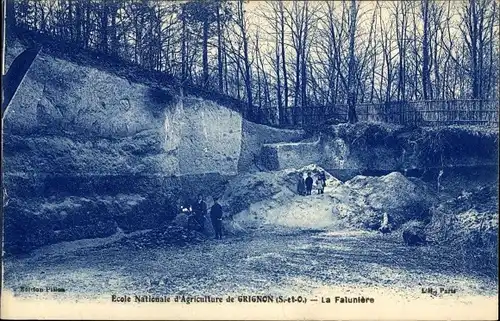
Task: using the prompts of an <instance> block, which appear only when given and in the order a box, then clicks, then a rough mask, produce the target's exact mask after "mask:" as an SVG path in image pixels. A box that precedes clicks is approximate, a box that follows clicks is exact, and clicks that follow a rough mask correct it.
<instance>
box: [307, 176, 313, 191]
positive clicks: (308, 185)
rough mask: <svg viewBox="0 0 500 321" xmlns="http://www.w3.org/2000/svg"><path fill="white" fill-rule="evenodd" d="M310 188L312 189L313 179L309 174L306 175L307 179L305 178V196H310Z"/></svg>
mask: <svg viewBox="0 0 500 321" xmlns="http://www.w3.org/2000/svg"><path fill="white" fill-rule="evenodd" d="M312 188H313V179H312V177H311V173H307V178H306V195H311V191H312Z"/></svg>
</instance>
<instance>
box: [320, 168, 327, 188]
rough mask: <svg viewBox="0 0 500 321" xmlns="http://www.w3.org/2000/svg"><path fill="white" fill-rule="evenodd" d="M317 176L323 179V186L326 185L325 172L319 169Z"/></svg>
mask: <svg viewBox="0 0 500 321" xmlns="http://www.w3.org/2000/svg"><path fill="white" fill-rule="evenodd" d="M319 177H321V180H322V181H323V187H324V186H326V174H325V171H321V172H320V173H319Z"/></svg>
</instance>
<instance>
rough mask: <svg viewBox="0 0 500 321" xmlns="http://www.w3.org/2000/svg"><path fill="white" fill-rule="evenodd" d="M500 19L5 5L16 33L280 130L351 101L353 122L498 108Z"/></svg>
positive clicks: (461, 14)
mask: <svg viewBox="0 0 500 321" xmlns="http://www.w3.org/2000/svg"><path fill="white" fill-rule="evenodd" d="M498 14H499V13H498V3H497V2H496V1H495V0H467V1H451V0H448V1H431V0H421V1H411V2H406V1H405V2H403V1H369V2H368V1H366V2H364V1H356V0H349V1H321V2H310V1H286V2H283V1H251V2H248V1H242V0H238V1H223V0H220V1H215V0H210V1H185V2H177V1H172V2H168V1H148V0H107V1H104V0H102V1H101V0H15V1H12V0H8V1H7V24H8V28H9V27H10V28H12V27H13V26H17V27H19V28H23V29H28V30H31V31H35V32H38V33H41V34H46V35H49V36H51V37H54V38H56V39H59V40H63V41H67V42H71V43H73V44H76V45H78V46H81V47H82V48H88V49H93V50H98V51H100V52H102V53H103V54H106V55H110V56H116V57H121V58H124V59H127V60H130V61H131V62H133V63H137V64H139V65H140V66H142V67H144V68H146V69H148V70H155V71H161V72H164V73H167V74H169V75H172V76H174V77H176V78H177V79H179V80H180V81H181V82H182V83H187V84H193V85H196V86H200V87H202V88H204V89H205V90H209V91H214V92H218V93H219V94H223V95H229V96H231V97H234V98H236V99H239V100H242V101H244V102H245V106H246V107H245V108H244V110H243V111H242V112H243V114H244V115H245V116H246V117H248V118H249V119H252V120H255V121H257V122H265V123H272V124H276V125H284V124H287V123H292V124H301V123H308V121H306V120H305V118H306V117H307V116H306V115H308V114H312V113H317V114H318V115H333V114H335V113H340V110H335V108H340V107H336V106H342V105H346V106H347V108H348V109H347V111H346V113H347V117H348V119H346V120H348V121H350V122H356V121H357V120H358V119H359V120H362V119H365V117H362V118H360V117H359V115H358V114H359V111H358V113H356V112H355V111H356V110H360V109H359V108H355V106H361V105H366V104H372V105H373V106H375V105H381V104H385V105H388V104H393V105H394V103H396V102H400V104H403V105H405V106H406V105H408V104H406V103H405V102H409V101H410V102H411V101H432V100H441V101H451V100H463V99H473V100H489V101H491V100H493V101H497V100H498V94H497V93H498V90H499V86H498V73H499V65H498V45H499V41H498V39H499V27H498V22H499V19H498V17H499V16H498ZM401 102H402V103H401ZM428 106H429V108H431V109H432V108H435V110H436V111H437V110H441V109H442V108H441V107H437V106H438V104H430V105H428ZM481 106H482V104H481ZM491 108H493V109H498V104H496V106H493V107H491ZM491 108H490V109H491ZM313 110H317V112H315V111H313ZM427 112H432V110H427ZM496 115H497V117H498V112H497V114H496ZM263 117H264V118H265V120H264V119H262V118H263Z"/></svg>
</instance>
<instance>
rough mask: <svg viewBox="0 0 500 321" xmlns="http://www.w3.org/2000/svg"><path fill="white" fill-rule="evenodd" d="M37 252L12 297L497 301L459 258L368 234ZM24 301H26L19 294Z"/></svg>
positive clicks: (13, 275) (16, 267)
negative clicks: (28, 289)
mask: <svg viewBox="0 0 500 321" xmlns="http://www.w3.org/2000/svg"><path fill="white" fill-rule="evenodd" d="M95 241H96V240H88V241H78V242H79V243H73V246H71V245H72V243H66V244H65V245H62V244H61V245H60V246H57V247H55V246H52V247H49V248H45V249H43V248H42V249H39V250H37V251H35V252H34V253H32V254H30V255H29V256H26V257H22V258H21V257H18V258H8V259H6V262H5V263H6V264H5V269H4V271H5V275H4V277H5V280H6V284H5V286H6V288H8V289H19V288H20V287H21V286H36V287H44V286H57V287H62V288H65V289H66V292H65V293H54V294H52V293H43V294H35V293H28V294H23V296H24V295H26V296H30V297H33V296H40V295H43V296H46V297H51V298H61V299H72V300H74V299H78V300H82V299H92V300H103V301H109V298H110V296H111V295H112V294H129V295H135V294H151V295H178V294H180V295H182V294H184V295H221V296H223V295H231V294H232V295H258V294H272V295H302V296H321V295H323V294H328V293H330V294H331V293H334V295H353V296H354V295H356V296H357V295H373V296H375V297H381V296H386V295H388V296H394V299H395V300H403V301H410V300H416V299H424V300H425V299H434V300H435V298H431V297H430V295H429V294H422V293H421V292H422V291H421V289H422V288H423V287H424V288H428V287H432V288H435V289H438V288H439V287H447V288H453V289H456V291H457V293H456V294H453V296H450V295H438V297H440V298H441V299H442V300H443V302H447V301H446V300H448V299H453V300H455V301H454V302H455V303H456V302H457V301H456V300H457V298H458V299H459V301H460V302H463V303H464V304H467V302H469V301H468V300H470V298H477V297H479V296H480V297H482V298H485V297H493V296H495V295H496V282H495V281H494V280H491V279H488V278H486V277H484V276H481V275H477V274H476V275H474V274H472V273H473V272H471V271H462V270H457V269H460V267H461V264H460V260H461V258H460V257H458V256H457V255H456V254H455V253H454V251H451V250H450V249H447V248H441V247H436V246H427V247H416V248H412V247H406V246H404V245H402V244H401V242H400V241H399V238H397V236H396V235H381V234H378V233H374V232H362V231H326V230H318V229H316V230H313V229H295V228H276V227H270V226H268V227H263V228H261V229H255V230H251V231H248V232H247V233H245V234H242V235H240V236H233V237H227V238H226V239H224V240H222V241H217V240H212V239H209V240H206V241H204V242H201V243H199V244H189V245H187V246H171V247H158V248H149V249H131V248H123V247H117V246H114V245H113V244H112V243H109V244H108V246H104V247H103V246H102V245H103V244H106V240H105V239H104V240H103V239H100V242H98V243H99V248H97V247H92V246H91V244H96V242H95ZM16 293H18V294H19V292H18V291H16Z"/></svg>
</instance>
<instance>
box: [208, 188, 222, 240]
mask: <svg viewBox="0 0 500 321" xmlns="http://www.w3.org/2000/svg"><path fill="white" fill-rule="evenodd" d="M210 219H211V220H212V226H213V227H214V232H215V239H216V240H221V239H222V206H221V205H220V204H219V202H218V198H217V197H214V205H212V208H211V209H210Z"/></svg>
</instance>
